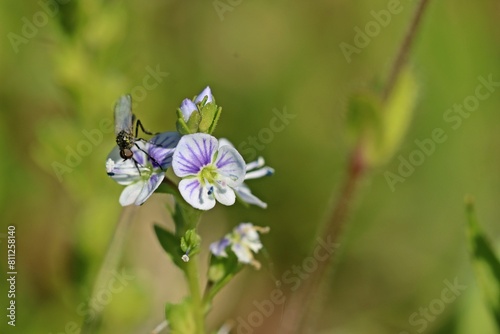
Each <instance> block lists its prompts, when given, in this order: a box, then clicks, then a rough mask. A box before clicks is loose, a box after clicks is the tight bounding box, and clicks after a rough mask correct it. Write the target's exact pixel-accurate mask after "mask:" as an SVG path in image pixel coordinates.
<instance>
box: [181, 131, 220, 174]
mask: <svg viewBox="0 0 500 334" xmlns="http://www.w3.org/2000/svg"><path fill="white" fill-rule="evenodd" d="M217 145H218V143H217V139H215V137H212V136H210V135H208V134H204V133H195V134H192V135H185V136H183V137H182V138H181V140H180V141H179V144H178V145H177V148H176V150H175V153H174V155H173V161H172V168H173V170H174V173H175V175H177V176H178V177H186V176H189V175H196V174H197V173H198V172H199V171H200V170H201V169H202V168H203V167H204V166H206V165H208V164H210V163H211V162H212V160H213V158H214V155H215V153H216V152H217V151H216V150H217Z"/></svg>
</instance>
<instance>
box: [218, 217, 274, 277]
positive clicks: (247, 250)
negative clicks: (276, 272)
mask: <svg viewBox="0 0 500 334" xmlns="http://www.w3.org/2000/svg"><path fill="white" fill-rule="evenodd" d="M267 232H269V227H260V226H254V225H253V224H252V223H241V224H239V225H238V226H236V227H235V228H234V229H233V231H232V232H231V233H229V234H226V235H225V236H224V238H222V239H221V240H219V241H216V242H214V243H212V244H211V245H210V251H211V252H212V254H214V255H215V256H220V257H227V252H226V248H227V247H228V246H231V250H232V251H233V253H234V254H235V255H236V257H237V258H238V261H239V262H242V263H245V264H251V265H253V266H254V267H255V268H257V269H258V268H260V263H259V262H258V261H257V260H255V259H254V257H253V253H258V252H259V250H260V249H262V247H263V246H262V243H261V242H260V237H259V233H267Z"/></svg>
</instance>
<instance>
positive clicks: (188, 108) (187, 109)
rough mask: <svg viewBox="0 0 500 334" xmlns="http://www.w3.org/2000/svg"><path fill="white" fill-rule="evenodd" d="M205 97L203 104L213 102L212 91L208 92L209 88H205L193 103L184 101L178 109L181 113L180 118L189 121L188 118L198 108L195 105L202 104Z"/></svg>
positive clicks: (189, 100)
mask: <svg viewBox="0 0 500 334" xmlns="http://www.w3.org/2000/svg"><path fill="white" fill-rule="evenodd" d="M205 96H206V97H207V100H206V101H205V104H207V103H211V102H213V100H214V97H213V95H212V91H211V90H210V87H209V86H207V87H205V89H204V90H203V91H202V92H201V93H200V94H199V95H198V96H197V97H195V99H194V101H193V100H191V99H184V101H182V103H181V106H180V108H179V109H180V110H181V112H182V117H183V118H184V121H186V122H187V121H188V120H189V117H191V114H192V113H193V111H196V110H198V107H197V106H196V105H197V104H198V103H201V102H203V99H204V98H205Z"/></svg>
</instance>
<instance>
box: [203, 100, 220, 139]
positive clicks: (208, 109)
mask: <svg viewBox="0 0 500 334" xmlns="http://www.w3.org/2000/svg"><path fill="white" fill-rule="evenodd" d="M200 113H201V121H200V126H199V128H198V130H199V131H200V132H204V133H209V130H210V129H212V130H213V128H214V126H213V124H214V121H215V119H216V118H218V117H219V115H220V112H219V107H217V105H216V104H215V103H207V104H205V105H204V106H203V107H202V108H201V110H200Z"/></svg>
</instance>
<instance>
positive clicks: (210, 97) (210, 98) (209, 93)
mask: <svg viewBox="0 0 500 334" xmlns="http://www.w3.org/2000/svg"><path fill="white" fill-rule="evenodd" d="M205 96H207V102H206V103H211V102H213V100H214V97H213V95H212V90H211V89H210V87H209V86H207V87H205V89H204V90H203V91H202V92H201V93H200V94H198V96H197V97H196V99H194V103H200V102H201V101H203V99H204V98H205Z"/></svg>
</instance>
